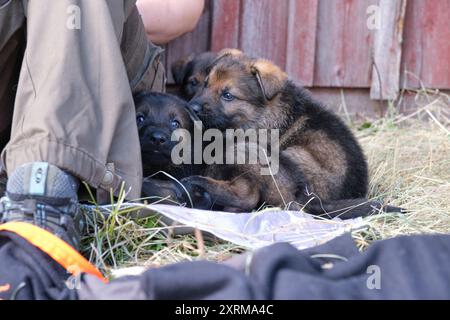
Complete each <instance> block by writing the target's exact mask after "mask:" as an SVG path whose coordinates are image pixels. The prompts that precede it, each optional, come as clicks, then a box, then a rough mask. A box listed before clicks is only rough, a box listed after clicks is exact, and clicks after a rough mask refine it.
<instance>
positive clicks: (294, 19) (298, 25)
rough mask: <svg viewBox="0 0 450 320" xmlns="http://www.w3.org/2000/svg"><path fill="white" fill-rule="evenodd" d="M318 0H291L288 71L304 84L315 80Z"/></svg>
mask: <svg viewBox="0 0 450 320" xmlns="http://www.w3.org/2000/svg"><path fill="white" fill-rule="evenodd" d="M317 8H318V0H289V16H288V37H287V49H286V71H287V73H288V74H289V76H290V77H291V78H293V79H294V80H296V81H298V82H299V83H300V84H301V85H303V86H308V87H310V86H312V84H313V82H314V58H315V52H316V30H317Z"/></svg>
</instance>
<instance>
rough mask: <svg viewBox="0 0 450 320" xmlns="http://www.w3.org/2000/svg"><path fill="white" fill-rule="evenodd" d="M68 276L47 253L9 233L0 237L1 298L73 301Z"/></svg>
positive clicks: (3, 233)
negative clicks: (67, 283) (67, 280)
mask: <svg viewBox="0 0 450 320" xmlns="http://www.w3.org/2000/svg"><path fill="white" fill-rule="evenodd" d="M68 276H69V274H68V273H67V271H66V270H65V269H64V268H63V267H61V266H60V265H59V264H57V263H56V262H55V261H53V260H52V259H51V258H50V257H49V256H48V255H47V254H46V253H44V252H42V251H41V250H39V249H38V248H36V247H34V246H33V245H31V244H29V243H28V242H27V241H26V240H25V239H23V238H21V237H19V236H17V235H15V234H13V233H9V232H2V233H1V234H0V299H17V300H23V299H26V300H44V299H45V300H48V299H69V298H72V299H73V298H76V293H75V292H74V291H73V290H69V289H68V288H67V287H66V286H65V280H66V279H67V278H68Z"/></svg>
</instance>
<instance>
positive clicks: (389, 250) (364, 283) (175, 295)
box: [0, 234, 450, 299]
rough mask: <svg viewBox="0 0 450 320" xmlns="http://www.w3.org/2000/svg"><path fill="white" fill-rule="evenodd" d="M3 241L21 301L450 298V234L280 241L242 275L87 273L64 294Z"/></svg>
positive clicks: (214, 267)
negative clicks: (110, 277) (103, 277)
mask: <svg viewBox="0 0 450 320" xmlns="http://www.w3.org/2000/svg"><path fill="white" fill-rule="evenodd" d="M0 241H1V248H0V291H1V288H2V285H5V284H6V283H9V284H11V288H17V287H18V286H19V285H20V283H22V282H24V283H26V284H27V285H26V286H25V287H24V288H23V289H21V290H20V291H19V293H18V294H17V298H21V299H24V298H25V299H76V298H80V297H81V298H85V299H100V298H101V299H114V298H119V296H120V298H121V299H137V298H139V299H450V236H449V235H421V236H409V237H405V236H404V237H397V238H394V239H389V240H384V241H377V242H375V243H373V244H372V245H371V246H370V247H369V248H368V250H367V251H366V252H363V253H360V252H359V251H358V250H357V249H356V247H355V243H354V241H353V240H352V238H351V236H350V235H345V236H342V237H339V238H336V239H334V240H331V241H330V242H328V243H326V244H324V245H322V246H319V247H315V248H312V249H308V250H304V251H298V250H297V249H295V248H294V247H292V246H291V245H289V244H285V243H279V244H274V245H272V246H268V247H265V248H262V249H260V250H257V251H256V252H255V253H254V254H253V255H252V256H248V257H247V258H246V259H240V260H239V261H240V262H239V263H240V264H241V265H240V266H238V268H237V269H235V268H231V267H229V266H226V265H221V264H217V263H213V262H206V261H196V262H184V263H177V264H173V265H169V266H166V267H162V268H159V269H150V270H148V271H146V272H145V273H143V274H142V275H141V276H136V277H127V278H124V279H119V280H116V281H112V282H110V283H108V284H104V283H102V282H101V281H99V280H95V281H94V280H93V279H94V277H93V276H89V275H86V276H84V277H82V279H81V287H80V289H79V290H69V289H67V288H66V287H65V285H64V282H65V280H66V279H67V273H66V271H65V270H63V269H62V268H61V267H60V266H59V265H57V264H56V263H54V262H53V261H51V260H50V258H49V257H48V256H46V255H45V254H43V253H42V252H40V251H39V250H38V249H37V248H35V247H33V246H31V245H29V244H28V243H26V241H25V240H23V239H20V238H19V237H16V236H14V235H10V234H8V235H7V237H5V236H3V237H1V238H0ZM242 270H244V271H242ZM373 270H376V272H375V273H377V276H378V278H377V279H378V280H379V282H373V281H371V279H373V277H374V276H375V273H373V272H374V271H373ZM374 284H376V285H374ZM378 284H379V287H378ZM3 288H4V287H3ZM130 288H132V289H133V290H130ZM11 291H13V290H10V291H9V294H11ZM117 293H120V295H118V294H117ZM7 294H8V292H7V293H5V292H0V297H1V298H8V297H9V296H8V295H7Z"/></svg>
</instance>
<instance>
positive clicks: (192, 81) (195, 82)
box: [189, 78, 198, 87]
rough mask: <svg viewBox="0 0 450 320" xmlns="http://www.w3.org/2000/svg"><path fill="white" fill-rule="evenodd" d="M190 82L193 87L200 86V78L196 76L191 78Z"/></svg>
mask: <svg viewBox="0 0 450 320" xmlns="http://www.w3.org/2000/svg"><path fill="white" fill-rule="evenodd" d="M189 84H190V85H191V86H193V87H196V86H198V80H197V79H195V78H192V79H191V80H189Z"/></svg>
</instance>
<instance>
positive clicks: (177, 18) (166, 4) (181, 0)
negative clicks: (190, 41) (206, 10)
mask: <svg viewBox="0 0 450 320" xmlns="http://www.w3.org/2000/svg"><path fill="white" fill-rule="evenodd" d="M204 5H205V0H138V1H137V2H136V6H137V7H138V10H139V12H140V14H141V17H142V20H143V22H144V26H145V30H146V32H147V36H148V37H149V39H150V40H151V41H152V42H154V43H156V44H165V43H167V42H169V41H171V40H173V39H175V38H177V37H179V36H181V35H182V34H184V33H186V32H189V31H192V30H193V29H194V28H195V26H196V25H197V22H198V20H199V18H200V16H201V14H202V11H203V7H204Z"/></svg>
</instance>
